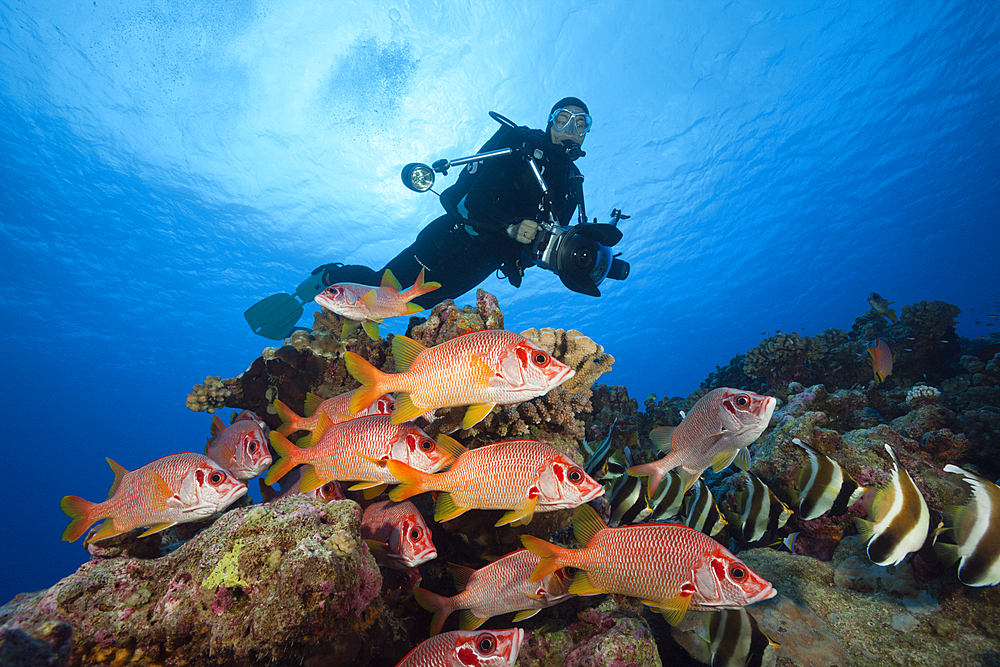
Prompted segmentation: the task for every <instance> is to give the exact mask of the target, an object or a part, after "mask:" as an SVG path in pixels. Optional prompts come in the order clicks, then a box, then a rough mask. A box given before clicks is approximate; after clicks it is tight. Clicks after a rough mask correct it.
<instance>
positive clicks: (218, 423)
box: [211, 415, 226, 438]
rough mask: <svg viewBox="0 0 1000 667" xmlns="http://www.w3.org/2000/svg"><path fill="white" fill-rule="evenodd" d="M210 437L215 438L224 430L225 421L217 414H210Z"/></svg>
mask: <svg viewBox="0 0 1000 667" xmlns="http://www.w3.org/2000/svg"><path fill="white" fill-rule="evenodd" d="M211 429H212V437H213V438H217V437H219V435H220V434H221V433H222V432H223V431H225V430H226V423H225V422H224V421H222V420H221V419H219V415H212V426H211Z"/></svg>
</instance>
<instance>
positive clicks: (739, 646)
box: [699, 609, 781, 667]
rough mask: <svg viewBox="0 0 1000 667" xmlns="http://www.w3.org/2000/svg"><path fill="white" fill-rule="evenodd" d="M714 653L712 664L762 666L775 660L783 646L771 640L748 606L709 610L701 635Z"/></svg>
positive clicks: (720, 666)
mask: <svg viewBox="0 0 1000 667" xmlns="http://www.w3.org/2000/svg"><path fill="white" fill-rule="evenodd" d="M699 636H700V637H701V639H702V641H704V642H705V643H706V645H707V648H708V650H709V653H711V655H712V662H711V664H712V667H760V666H761V665H765V664H774V659H775V652H776V651H777V650H778V649H779V648H781V647H780V646H779V645H778V644H776V643H775V642H773V641H771V638H770V637H768V636H767V635H765V634H764V632H763V631H762V630H761V629H760V626H758V625H757V621H755V620H754V618H753V616H751V615H750V614H749V613H747V610H746V609H725V610H723V611H713V612H709V613H707V614H705V627H704V630H703V631H702V633H700V635H699Z"/></svg>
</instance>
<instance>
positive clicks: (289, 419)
mask: <svg viewBox="0 0 1000 667" xmlns="http://www.w3.org/2000/svg"><path fill="white" fill-rule="evenodd" d="M274 410H275V412H277V413H278V417H280V418H281V426H279V427H278V428H276V429H274V430H275V432H277V433H280V434H281V435H283V436H285V437H286V438H287V437H288V436H290V435H291V434H292V433H295V432H296V431H298V430H299V427H298V424H299V423H300V422H301V421H302V418H301V417H299V416H298V415H297V414H295V412H294V411H293V410H292V409H291V408H290V407H288V406H287V405H285V404H284V403H282V402H281V401H280V400H278V399H274Z"/></svg>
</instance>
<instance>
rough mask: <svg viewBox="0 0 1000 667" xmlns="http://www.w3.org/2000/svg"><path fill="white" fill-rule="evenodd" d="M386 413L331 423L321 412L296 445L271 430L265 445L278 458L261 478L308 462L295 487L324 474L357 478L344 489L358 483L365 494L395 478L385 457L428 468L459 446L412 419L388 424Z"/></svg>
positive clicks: (316, 482)
mask: <svg viewBox="0 0 1000 667" xmlns="http://www.w3.org/2000/svg"><path fill="white" fill-rule="evenodd" d="M390 419H391V418H390V417H389V416H388V415H373V416H371V417H359V418H357V419H351V420H350V421H346V422H343V423H340V424H331V423H330V418H329V417H327V416H326V415H325V414H324V415H322V416H321V417H320V421H319V424H318V425H317V427H316V428H315V429H314V430H313V433H312V435H311V436H307V437H305V438H303V439H302V440H299V444H300V445H305V446H301V447H296V446H295V445H293V444H292V443H290V442H289V441H288V438H286V437H285V436H283V435H281V434H280V433H275V432H274V431H272V432H271V446H272V447H274V449H275V451H277V452H278V455H279V456H281V458H280V459H278V461H277V462H276V463H275V464H274V465H273V466H272V467H271V469H270V470H269V471H268V473H267V478H266V479H265V482H267V483H268V484H274V483H275V482H277V481H278V480H279V479H281V478H282V477H284V476H285V474H287V473H288V472H289V471H290V470H291V469H292V468H294V467H295V466H297V465H300V464H308V467H307V468H306V469H305V470H304V471H303V473H302V482H301V484H300V485H299V489H300V490H301V491H312V490H313V489H315V488H317V487H320V486H322V485H323V484H326V483H327V482H329V481H330V480H338V481H357V482H359V484H355V485H354V486H352V487H350V490H352V491H354V490H358V489H364V490H365V495H366V496H367V497H370V498H371V497H374V496H376V495H378V494H379V493H381V492H382V491H383V490H384V489H385V486H386V485H387V484H398V483H399V480H398V479H397V478H396V477H393V475H392V473H391V472H389V470H388V468H386V461H388V460H391V459H396V460H397V461H402V462H405V463H406V464H407V465H409V466H412V467H413V468H415V469H417V470H421V471H425V472H434V471H437V470H440V469H441V468H443V467H445V466H447V465H448V464H450V463H451V462H452V461H454V460H455V457H457V456H458V455H459V454H461V453H462V452H464V451H465V447H462V445H460V444H459V443H458V442H456V441H455V440H454V439H453V438H450V437H449V436H447V435H444V434H441V435H439V436H438V439H437V442H435V441H434V440H433V439H432V438H431V437H430V436H429V435H427V434H426V433H424V431H423V430H422V429H420V428H419V427H417V426H416V425H414V424H411V423H404V424H394V423H392V422H391V421H390ZM312 443H315V444H312Z"/></svg>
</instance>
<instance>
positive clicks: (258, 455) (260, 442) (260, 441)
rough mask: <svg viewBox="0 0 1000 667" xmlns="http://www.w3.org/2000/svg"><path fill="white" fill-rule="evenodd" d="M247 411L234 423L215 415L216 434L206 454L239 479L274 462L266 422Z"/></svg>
mask: <svg viewBox="0 0 1000 667" xmlns="http://www.w3.org/2000/svg"><path fill="white" fill-rule="evenodd" d="M255 418H256V415H254V414H253V413H252V412H249V411H247V410H244V411H243V413H240V416H239V417H238V418H236V419H235V420H234V421H233V423H232V424H231V425H230V426H226V425H225V424H224V423H223V422H222V420H221V419H219V417H218V415H212V435H211V437H209V439H208V444H206V445H205V456H207V457H208V458H210V459H212V460H213V461H215V462H216V463H218V464H219V465H221V466H222V467H223V468H225V469H226V470H228V471H229V472H231V473H233V475H235V476H236V477H237V479H253V478H254V477H256V476H258V475H260V474H261V473H262V472H264V471H265V470H267V468H268V466H270V465H271V450H270V449H268V447H267V438H265V437H264V422H262V421H260V420H259V419H255Z"/></svg>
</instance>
